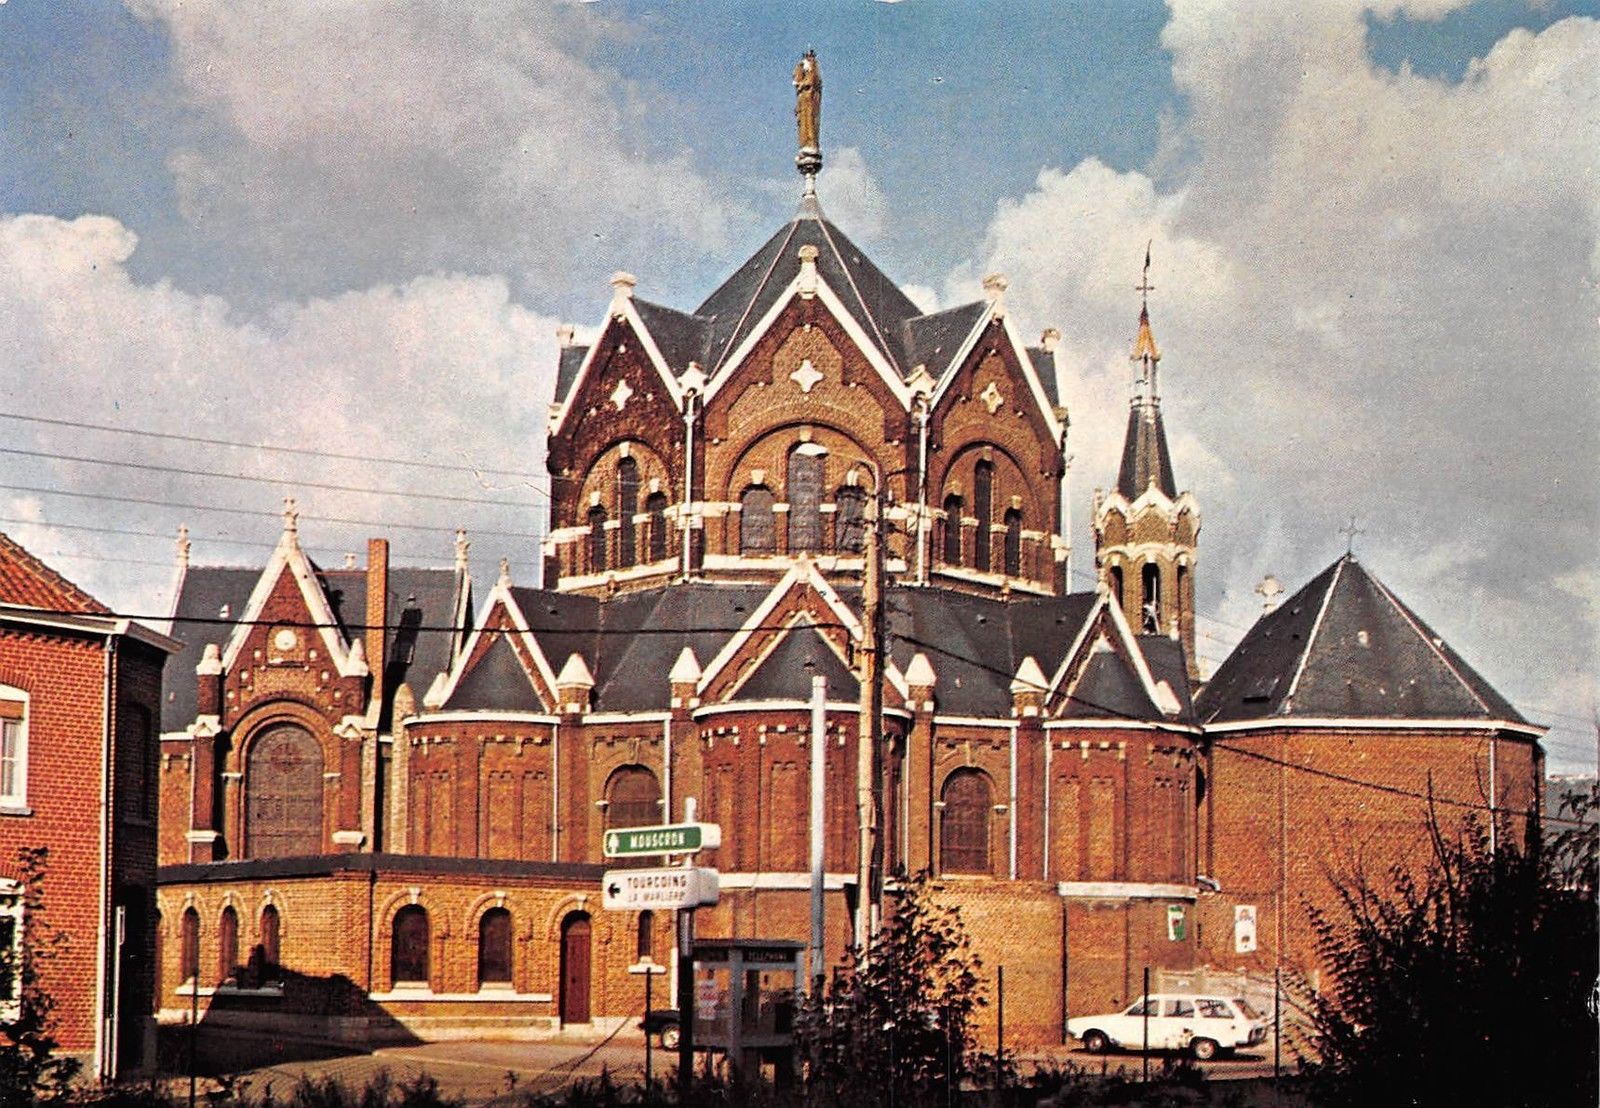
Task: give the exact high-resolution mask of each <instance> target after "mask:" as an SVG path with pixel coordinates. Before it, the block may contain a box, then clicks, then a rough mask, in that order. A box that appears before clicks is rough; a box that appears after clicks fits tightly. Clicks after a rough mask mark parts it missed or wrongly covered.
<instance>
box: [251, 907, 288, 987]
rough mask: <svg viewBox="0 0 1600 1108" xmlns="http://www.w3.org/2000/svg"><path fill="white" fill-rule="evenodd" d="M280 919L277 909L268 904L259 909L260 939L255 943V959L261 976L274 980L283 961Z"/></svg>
mask: <svg viewBox="0 0 1600 1108" xmlns="http://www.w3.org/2000/svg"><path fill="white" fill-rule="evenodd" d="M281 923H282V920H281V919H280V917H279V916H278V909H277V908H275V907H273V906H272V905H271V904H268V905H267V906H266V907H265V908H263V909H261V941H260V942H259V943H257V944H256V951H257V955H256V956H255V957H256V960H258V961H259V962H260V968H261V974H262V977H263V978H264V979H266V980H276V979H277V977H278V967H279V966H280V965H282V963H283V947H282V942H281V940H280V939H279V934H280V933H281V926H280V925H281Z"/></svg>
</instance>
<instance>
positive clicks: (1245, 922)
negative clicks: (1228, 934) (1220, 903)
mask: <svg viewBox="0 0 1600 1108" xmlns="http://www.w3.org/2000/svg"><path fill="white" fill-rule="evenodd" d="M1255 948H1256V906H1255V905H1254V904H1237V905H1235V906H1234V909H1233V949H1234V951H1235V952H1236V953H1239V954H1249V953H1251V952H1252V951H1254V950H1255Z"/></svg>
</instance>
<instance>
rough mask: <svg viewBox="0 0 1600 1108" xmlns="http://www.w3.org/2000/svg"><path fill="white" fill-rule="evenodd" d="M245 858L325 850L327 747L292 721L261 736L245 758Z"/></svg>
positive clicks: (311, 852) (281, 855) (317, 852)
mask: <svg viewBox="0 0 1600 1108" xmlns="http://www.w3.org/2000/svg"><path fill="white" fill-rule="evenodd" d="M244 780H245V816H244V839H245V851H246V857H250V858H289V857H294V856H295V855H303V854H321V853H322V790H323V780H322V747H321V746H320V745H318V743H317V740H316V739H315V738H314V737H313V736H312V734H311V732H309V731H307V730H306V729H305V728H303V727H300V726H297V725H295V724H292V723H286V724H281V725H279V726H277V727H273V728H271V729H269V730H267V731H266V732H264V733H263V734H261V735H259V736H257V738H256V740H255V741H254V742H253V743H251V744H250V753H249V757H248V759H247V760H246V763H245V779H244Z"/></svg>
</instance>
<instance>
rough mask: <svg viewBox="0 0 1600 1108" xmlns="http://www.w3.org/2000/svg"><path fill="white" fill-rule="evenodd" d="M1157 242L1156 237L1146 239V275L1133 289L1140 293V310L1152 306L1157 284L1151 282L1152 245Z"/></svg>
mask: <svg viewBox="0 0 1600 1108" xmlns="http://www.w3.org/2000/svg"><path fill="white" fill-rule="evenodd" d="M1154 244H1155V240H1154V239H1146V240H1145V243H1144V276H1143V277H1142V278H1140V280H1139V283H1138V284H1137V285H1134V286H1133V291H1134V292H1136V293H1138V294H1139V310H1140V311H1141V312H1142V311H1145V310H1147V309H1148V308H1149V307H1150V293H1151V292H1152V291H1154V289H1155V286H1154V285H1152V284H1151V283H1150V247H1151V246H1152V245H1154Z"/></svg>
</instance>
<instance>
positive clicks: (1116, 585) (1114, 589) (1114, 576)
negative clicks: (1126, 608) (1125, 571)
mask: <svg viewBox="0 0 1600 1108" xmlns="http://www.w3.org/2000/svg"><path fill="white" fill-rule="evenodd" d="M1111 595H1112V596H1113V597H1115V598H1116V601H1117V607H1119V608H1120V607H1122V567H1121V566H1112V567H1111Z"/></svg>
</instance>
